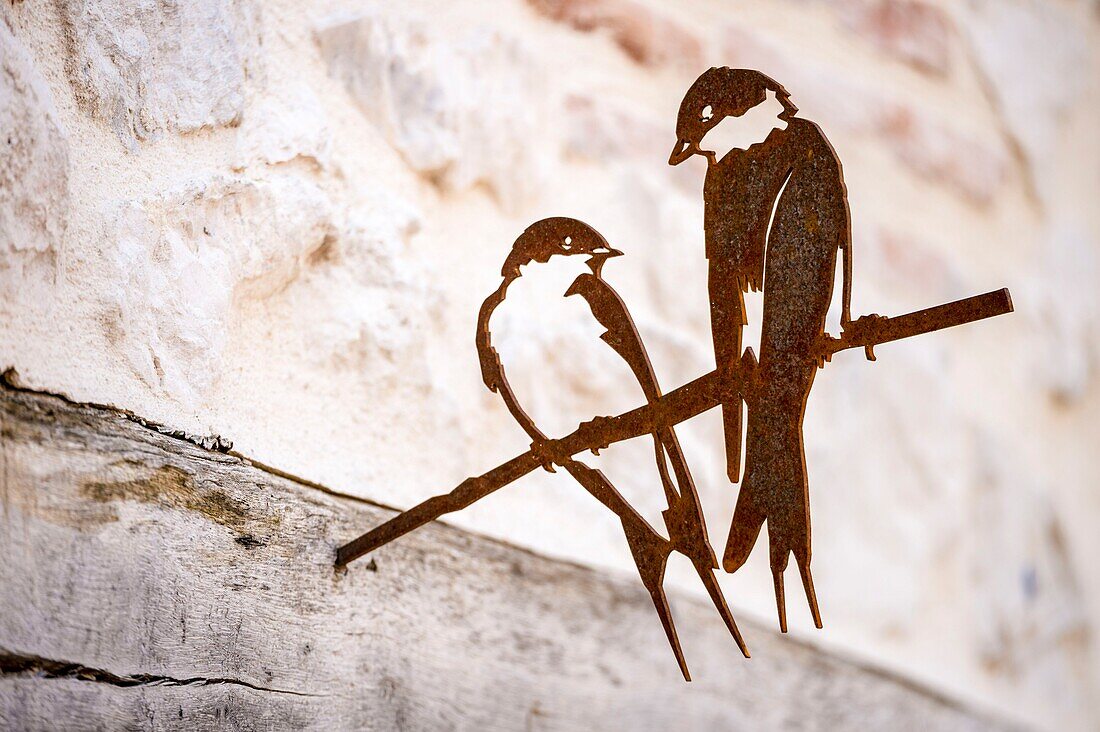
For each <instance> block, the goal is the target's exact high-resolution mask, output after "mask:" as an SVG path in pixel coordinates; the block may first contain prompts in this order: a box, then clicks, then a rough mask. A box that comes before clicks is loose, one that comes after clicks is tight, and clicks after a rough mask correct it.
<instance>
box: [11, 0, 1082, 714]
mask: <svg viewBox="0 0 1100 732" xmlns="http://www.w3.org/2000/svg"><path fill="white" fill-rule="evenodd" d="M0 17H2V21H0V71H2V73H0V151H2V152H0V367H8V366H11V367H14V368H16V369H17V370H18V372H19V374H20V378H21V380H22V383H24V384H25V385H27V386H29V387H33V388H40V389H47V390H51V391H57V392H63V393H65V394H67V395H69V396H71V397H72V398H74V399H78V400H87V401H95V402H100V403H107V404H112V405H116V406H119V407H123V408H126V409H130V410H133V411H134V412H136V413H138V414H141V415H143V416H145V417H148V418H150V419H155V420H158V421H160V422H163V423H166V424H168V425H171V426H173V427H175V428H178V429H182V430H186V431H188V432H192V433H195V434H200V435H215V434H216V435H220V436H221V437H222V438H224V439H226V440H229V441H232V442H233V444H234V446H235V448H236V449H237V450H239V451H240V452H242V453H243V454H246V455H249V456H252V457H254V458H256V459H258V460H261V461H263V462H265V463H268V464H270V465H273V466H276V467H278V468H280V469H282V470H285V471H289V472H291V473H294V474H297V475H300V476H302V477H305V478H307V479H309V480H312V481H317V482H321V483H324V484H326V485H328V486H331V487H332V488H334V489H337V490H340V491H343V492H346V493H349V494H354V495H359V496H363V497H368V498H371V499H374V500H378V501H381V502H385V503H388V504H390V505H394V506H407V505H411V504H412V503H414V502H417V501H419V500H420V499H422V498H424V497H426V496H427V495H429V494H431V493H435V492H439V491H442V490H445V489H448V488H450V487H451V486H453V485H454V484H455V483H457V482H458V480H460V479H461V478H462V477H464V476H466V475H468V474H471V473H476V472H481V471H482V470H485V469H487V468H489V467H491V466H493V465H495V464H496V463H498V462H500V461H501V460H502V459H505V458H507V457H510V456H512V455H513V454H515V453H517V452H519V451H521V450H523V449H525V448H526V441H525V440H524V439H523V435H522V432H521V431H520V430H519V429H518V428H517V427H516V426H515V425H514V424H512V423H511V421H510V418H509V417H508V415H507V413H506V411H505V410H504V409H503V405H502V404H501V403H500V402H499V401H498V399H497V398H496V397H495V396H494V395H491V394H489V393H488V392H486V390H485V389H484V387H483V386H482V384H481V380H480V375H479V373H478V369H477V365H476V358H475V355H474V349H473V326H474V322H475V316H476V311H477V307H478V305H479V304H480V301H481V300H482V298H483V297H484V296H485V295H486V294H487V293H488V292H489V291H490V290H491V289H492V288H494V287H495V285H496V283H497V281H498V277H499V267H500V264H501V263H502V261H503V258H504V255H505V253H506V252H507V250H508V248H509V247H510V245H511V242H512V240H513V239H514V238H515V236H516V235H517V234H518V233H519V232H520V231H521V230H522V229H523V227H524V226H525V225H526V224H527V223H529V222H530V221H532V220H534V219H536V218H541V217H543V216H547V215H572V216H576V217H579V218H582V219H584V220H586V221H588V222H589V223H591V224H593V225H594V226H595V227H596V228H598V229H599V230H600V231H602V232H603V233H604V234H605V235H606V236H607V237H608V239H609V240H610V241H611V242H612V243H613V244H614V245H615V246H617V247H619V248H621V249H623V250H624V251H626V252H627V254H628V256H627V257H624V258H622V259H620V260H615V261H614V262H612V263H611V264H610V265H609V266H608V269H607V275H608V278H609V279H610V280H612V281H613V282H614V284H615V285H616V286H617V287H618V288H619V290H620V291H621V292H622V293H623V294H624V297H625V298H626V300H627V302H628V303H629V304H630V306H631V309H632V311H633V313H634V315H635V318H636V320H637V321H638V324H639V327H640V329H641V330H642V332H643V335H644V336H645V338H646V340H647V343H648V344H649V347H650V350H651V353H652V356H653V358H654V361H655V364H656V365H657V368H658V371H659V373H660V374H661V377H662V380H663V381H664V383H665V384H666V385H674V384H676V383H680V382H682V381H684V380H686V379H688V378H690V377H692V376H695V375H697V374H699V373H702V372H703V371H705V370H708V369H709V368H710V367H711V362H710V356H709V353H708V347H707V344H708V342H709V334H708V321H707V316H706V299H705V294H704V282H705V260H704V259H703V252H702V211H701V208H702V207H701V203H700V202H701V195H700V193H701V181H702V176H703V169H702V164H701V163H698V164H696V165H684V166H680V167H679V168H676V169H671V168H669V167H668V166H667V165H666V159H667V156H668V152H669V150H670V149H671V146H672V144H673V142H674V134H673V133H674V121H675V114H676V110H677V107H678V105H679V102H680V99H681V96H682V94H683V92H684V90H685V89H686V88H687V86H688V85H689V84H690V82H691V81H692V80H693V79H694V77H695V76H696V75H697V74H698V73H699V72H700V71H702V70H703V69H705V68H707V67H708V66H710V65H736V66H750V67H755V68H759V69H761V70H763V71H765V72H767V73H770V74H772V75H773V76H775V77H776V78H777V79H779V80H780V81H781V82H783V83H784V84H786V86H787V88H788V89H789V91H790V92H791V94H792V96H793V99H794V101H795V102H796V104H798V105H799V107H800V108H801V114H803V115H804V116H806V117H808V118H810V119H813V120H815V121H817V122H819V123H820V124H821V125H822V126H823V127H824V129H825V131H826V133H827V134H828V135H829V136H830V138H831V140H832V141H833V143H834V145H835V147H836V148H837V151H838V153H839V154H840V156H841V159H842V160H843V162H844V166H845V173H846V177H847V183H848V189H849V195H850V200H851V205H852V211H853V222H854V229H855V252H856V260H855V268H856V283H855V297H854V309H855V310H856V311H857V312H870V311H873V312H879V313H884V314H891V313H900V312H905V311H908V310H912V309H916V308H919V307H924V306H926V305H928V304H932V303H936V302H940V301H945V300H949V299H954V298H956V297H961V296H965V295H967V294H972V293H976V292H983V291H986V290H990V289H994V288H997V287H1001V286H1005V285H1007V286H1009V287H1010V288H1011V289H1012V291H1013V295H1014V300H1015V303H1016V309H1017V312H1016V314H1015V315H1013V316H1011V317H1009V318H1002V319H999V320H997V321H995V322H990V323H985V324H981V325H977V326H972V327H969V328H966V329H959V330H958V331H957V332H950V333H943V334H938V335H935V336H927V337H924V338H922V339H919V341H914V342H911V343H903V344H898V345H895V346H890V347H883V348H881V349H880V350H879V362H878V363H876V364H868V363H866V362H864V361H863V360H862V356H861V355H860V354H858V353H848V354H845V355H843V356H840V357H838V358H837V359H836V360H835V362H834V363H833V364H832V365H830V367H829V368H828V369H827V370H826V371H825V372H824V373H823V374H821V375H820V377H819V378H818V381H817V385H816V388H815V391H814V395H813V396H812V397H811V401H810V406H809V412H808V416H807V460H808V462H809V466H810V470H811V492H812V493H811V494H812V497H813V503H812V506H813V518H814V539H815V554H814V557H815V575H816V578H817V585H818V592H819V595H820V598H821V602H822V610H823V613H824V619H825V625H826V627H825V630H823V631H820V632H817V631H812V628H811V625H810V621H809V618H808V613H806V612H805V609H804V608H802V607H801V606H800V605H798V604H796V603H795V604H792V608H791V614H792V619H791V622H792V632H794V633H796V634H799V635H804V636H805V637H806V638H807V639H809V640H811V641H812V642H815V643H820V644H823V645H825V646H828V647H833V648H839V649H844V650H846V651H849V652H853V653H855V654H857V655H862V656H865V657H868V658H871V659H874V660H876V661H879V662H882V663H884V664H886V665H887V666H889V667H892V668H896V669H898V670H899V671H901V672H903V673H906V674H909V675H912V676H914V677H916V678H919V679H921V680H923V681H926V682H928V683H931V684H933V685H936V686H937V687H939V688H942V689H944V690H945V691H947V692H948V693H950V694H952V695H955V696H958V697H961V698H964V699H967V700H970V701H972V702H974V703H977V704H979V705H984V706H988V707H991V708H996V709H998V710H1000V711H1002V712H1004V713H1006V714H1009V715H1012V716H1015V717H1017V718H1019V719H1024V720H1028V721H1031V722H1032V723H1034V724H1036V725H1038V726H1040V727H1048V728H1053V727H1057V726H1060V725H1063V724H1070V725H1071V726H1075V727H1078V728H1088V727H1093V726H1095V725H1096V724H1097V723H1098V722H1100V701H1098V700H1100V651H1098V649H1097V639H1096V637H1095V632H1096V629H1097V627H1098V623H1100V571H1098V570H1097V568H1096V562H1097V558H1098V557H1100V532H1098V531H1097V530H1096V525H1097V522H1098V521H1100V487H1098V479H1100V458H1098V457H1097V451H1096V448H1097V444H1098V436H1100V426H1098V425H1100V386H1098V375H1100V347H1098V344H1100V302H1098V298H1100V295H1098V290H1097V288H1096V284H1095V283H1096V282H1097V280H1098V278H1100V261H1098V251H1100V249H1098V246H1100V209H1098V208H1097V207H1096V205H1095V202H1096V200H1097V198H1098V195H1100V126H1098V125H1097V124H1096V119H1097V116H1098V115H1100V58H1098V49H1100V10H1098V5H1097V3H1095V2H1084V1H1083V0H1081V1H1077V2H1072V1H1070V0H1049V1H1048V2H1040V1H1039V0H1032V1H1027V0H970V1H968V2H962V1H961V0H960V2H935V1H934V0H848V1H842V0H774V1H772V2H764V1H762V0H746V1H745V2H740V3H737V4H735V5H733V4H725V3H719V2H690V3H683V4H678V5H675V6H673V5H671V4H662V3H656V2H653V3H649V2H643V0H531V2H521V1H520V0H514V1H510V2H494V3H445V2H412V3H401V4H382V3H367V2H363V3H355V2H339V1H337V0H330V1H328V2H325V1H322V0H316V1H314V2H290V1H289V0H286V1H284V0H277V1H274V2H259V1H258V0H252V1H250V2H248V1H246V2H230V1H229V0H193V1H191V2H187V3H174V2H169V1H168V0H150V1H149V2H143V3H128V2H122V0H65V1H59V2H47V1H46V0H21V1H16V2H10V3H3V5H2V6H0ZM567 337H568V331H565V332H562V333H550V334H548V335H547V336H546V338H545V341H544V347H543V348H542V349H541V350H539V352H538V353H534V354H532V355H531V358H532V361H534V362H538V363H539V364H540V365H542V366H543V368H545V369H547V370H548V373H551V374H555V375H558V376H561V377H563V378H566V379H567V380H571V382H572V383H573V384H574V388H575V390H576V392H577V393H578V394H582V395H583V394H586V393H588V392H587V391H585V388H584V384H585V383H586V382H587V383H594V384H596V390H595V391H596V392H598V391H599V390H602V389H605V388H611V387H612V386H613V385H609V384H604V383H603V382H602V381H601V377H602V375H601V374H600V373H598V372H596V371H594V370H593V369H592V368H590V367H589V365H588V361H587V359H584V358H583V357H581V358H578V356H577V355H576V354H575V353H570V354H566V353H564V352H562V351H561V350H560V349H559V348H558V347H557V346H558V344H559V343H560V340H559V339H562V338H567ZM594 347H602V346H600V345H599V344H596V345H594ZM594 362H595V361H593V363H594ZM516 380H517V381H518V382H519V384H518V385H519V388H520V389H521V390H522V389H525V388H527V389H531V390H534V387H533V385H532V384H533V382H531V381H530V380H526V381H525V380H524V378H523V377H522V376H517V377H516ZM593 404H594V406H593V408H594V409H596V406H595V401H594V402H593ZM682 432H683V436H684V437H685V442H686V445H687V450H688V453H689V458H691V459H692V463H693V466H694V469H695V471H696V476H697V480H698V482H699V484H700V487H701V490H702V492H703V494H704V499H705V501H706V508H707V510H708V516H709V517H710V527H711V532H712V536H713V538H714V540H715V543H716V544H717V545H719V546H720V545H721V544H722V540H723V539H724V536H725V531H726V528H727V526H728V520H729V515H730V513H731V510H732V506H733V502H734V499H735V495H736V494H735V491H734V489H733V488H731V487H730V486H728V485H725V484H724V481H723V478H722V472H723V471H722V467H721V466H722V459H721V452H720V439H719V431H718V424H717V419H716V417H715V415H707V416H705V417H703V418H700V419H699V420H697V422H695V423H692V424H690V425H688V426H686V427H685V428H684V429H683V430H682ZM631 454H632V453H631V452H630V450H629V448H623V449H622V450H620V451H618V453H616V451H615V450H612V451H609V454H608V459H609V461H610V467H609V472H610V473H611V474H612V475H613V476H622V477H621V482H622V487H623V489H624V491H625V492H627V493H629V494H630V495H631V497H632V498H634V499H635V500H637V501H638V502H639V504H641V505H642V506H643V507H644V508H645V511H646V512H647V513H648V514H649V515H653V514H654V513H655V512H656V510H657V509H658V508H659V505H658V499H659V491H658V490H657V488H656V484H655V483H654V481H653V479H652V476H649V475H646V474H637V473H636V472H631V471H629V470H623V468H624V466H625V467H626V468H629V467H630V460H631ZM454 523H456V524H459V525H461V526H463V527H466V528H470V529H474V530H477V531H481V532H485V533H487V534H490V535H493V536H496V537H499V538H502V539H505V540H507V541H509V542H512V543H515V544H518V545H522V546H526V547H530V548H533V549H535V550H537V551H539V552H543V553H546V554H550V555H553V556H556V557H562V558H567V559H572V560H576V561H579V562H583V563H589V564H595V565H599V566H602V567H609V568H613V569H620V570H621V569H627V568H629V555H628V552H627V550H626V547H625V545H623V543H622V541H621V540H620V537H619V535H618V529H617V526H616V524H615V522H614V521H612V520H610V519H609V518H608V517H607V516H606V515H604V513H603V512H602V510H601V509H600V507H599V506H598V505H596V504H595V502H594V501H592V500H591V499H590V498H588V497H587V496H586V495H584V494H583V493H582V491H581V490H580V489H579V488H578V487H577V486H575V485H573V484H571V483H570V482H569V480H568V479H567V478H566V477H565V476H550V475H539V476H531V477H529V478H527V479H525V480H524V481H523V482H522V483H520V484H517V485H515V486H513V487H511V488H509V489H507V490H505V491H502V492H501V493H499V494H498V495H496V496H494V497H492V498H491V499H488V500H486V501H485V502H483V503H482V504H479V505H477V506H475V507H474V508H472V509H471V510H469V511H468V512H467V513H464V514H462V515H460V516H457V517H455V518H454ZM364 528H366V527H364ZM674 569H679V568H674ZM444 580H445V578H439V581H444ZM673 581H675V582H677V583H679V584H680V585H681V586H682V587H685V588H687V589H690V590H694V589H695V588H694V584H693V583H692V582H691V579H690V577H689V576H688V574H687V573H680V572H674V577H673ZM725 587H726V588H727V592H728V594H729V596H730V598H731V600H732V603H733V604H734V606H735V607H736V608H740V609H741V610H742V612H743V614H745V615H755V616H757V617H761V618H764V619H766V620H768V621H769V622H771V619H772V616H773V612H774V611H773V600H772V596H771V584H770V581H769V579H768V577H767V566H766V554H765V553H760V556H754V557H753V560H751V561H750V563H749V565H748V566H747V567H746V568H745V570H744V571H743V572H741V573H739V574H738V575H737V576H736V577H733V578H728V579H727V581H726V582H725ZM749 640H750V643H751V638H750V639H749Z"/></svg>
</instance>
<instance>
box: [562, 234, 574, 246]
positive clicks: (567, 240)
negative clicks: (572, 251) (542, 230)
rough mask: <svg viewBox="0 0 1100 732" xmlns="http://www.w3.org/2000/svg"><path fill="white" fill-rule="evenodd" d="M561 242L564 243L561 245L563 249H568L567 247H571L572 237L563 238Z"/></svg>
mask: <svg viewBox="0 0 1100 732" xmlns="http://www.w3.org/2000/svg"><path fill="white" fill-rule="evenodd" d="M562 241H564V242H565V243H564V244H562V248H563V249H568V248H569V247H571V246H573V237H571V236H567V237H565V239H563V240H562Z"/></svg>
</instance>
